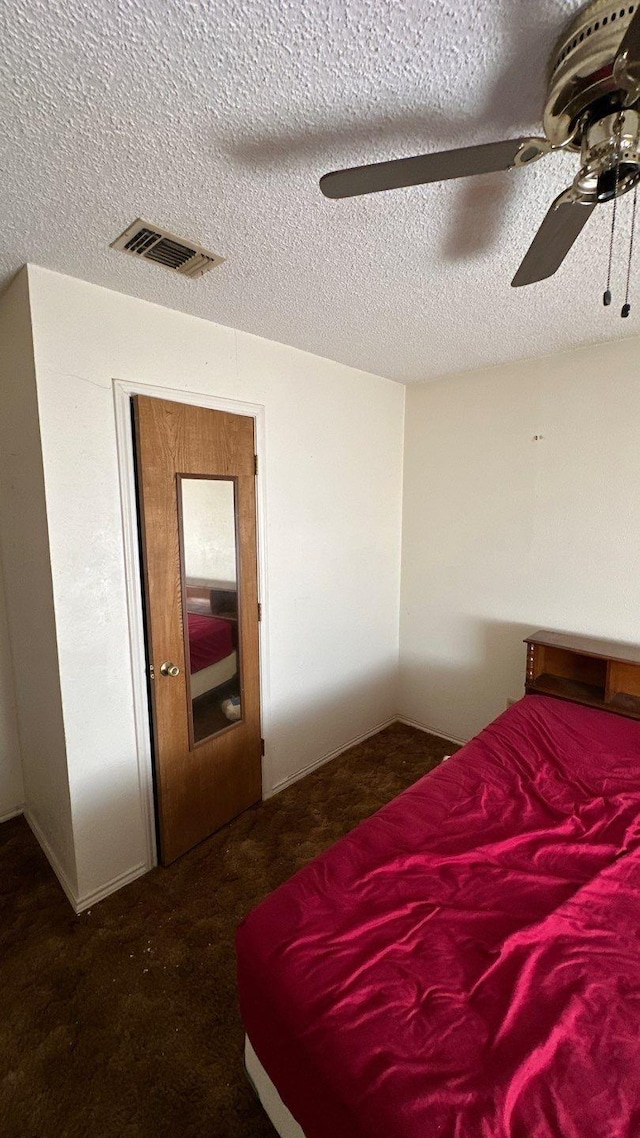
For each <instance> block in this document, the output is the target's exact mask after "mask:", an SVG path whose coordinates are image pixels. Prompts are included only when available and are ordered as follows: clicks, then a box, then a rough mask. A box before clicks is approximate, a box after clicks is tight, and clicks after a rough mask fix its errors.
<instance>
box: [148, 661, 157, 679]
mask: <svg viewBox="0 0 640 1138" xmlns="http://www.w3.org/2000/svg"><path fill="white" fill-rule="evenodd" d="M155 678H156V670H155V668H154V666H153V664H149V679H150V680H155Z"/></svg>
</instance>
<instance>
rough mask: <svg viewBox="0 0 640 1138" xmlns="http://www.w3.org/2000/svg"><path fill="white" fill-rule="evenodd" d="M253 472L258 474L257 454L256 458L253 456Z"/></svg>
mask: <svg viewBox="0 0 640 1138" xmlns="http://www.w3.org/2000/svg"><path fill="white" fill-rule="evenodd" d="M253 472H254V474H257V473H258V456H257V454H254V456H253Z"/></svg>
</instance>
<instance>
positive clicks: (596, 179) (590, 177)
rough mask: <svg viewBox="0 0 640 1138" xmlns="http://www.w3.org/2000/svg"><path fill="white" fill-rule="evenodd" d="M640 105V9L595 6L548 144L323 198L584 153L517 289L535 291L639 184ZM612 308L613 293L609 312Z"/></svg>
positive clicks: (441, 159) (356, 184) (553, 80)
mask: <svg viewBox="0 0 640 1138" xmlns="http://www.w3.org/2000/svg"><path fill="white" fill-rule="evenodd" d="M639 100H640V0H636V2H635V3H631V4H627V3H625V0H618V3H615V2H612V0H591V3H589V4H587V5H585V7H584V8H583V9H582V11H581V12H580V13H579V15H578V16H577V17H575V18H574V19H573V20H572V21H571V23H570V24H569V25H568V27H567V28H566V30H565V32H564V33H563V35H562V38H561V40H560V42H559V43H558V45H557V47H556V49H555V51H554V53H553V56H552V58H551V65H550V72H549V81H548V86H547V99H546V103H545V108H544V112H543V130H544V134H545V137H544V138H514V139H509V140H508V141H506V142H489V143H484V144H482V145H480V146H466V147H463V148H462V149H461V150H449V151H443V152H441V153H439V154H422V155H419V156H418V157H415V158H398V159H395V160H394V161H391V162H376V163H373V164H372V165H370V166H355V167H353V168H351V169H348V170H336V171H333V172H332V173H330V174H325V175H324V177H323V178H321V179H320V189H321V190H322V193H323V194H324V195H325V196H326V197H328V198H350V197H356V196H358V195H360V194H375V193H378V191H380V190H393V189H397V188H400V187H402V186H419V185H424V184H425V183H428V182H441V181H445V180H446V179H449V178H467V177H469V176H471V175H472V174H487V173H490V172H493V171H497V170H509V169H511V168H513V167H518V166H528V165H530V164H531V163H532V162H536V161H537V160H538V159H539V158H543V157H545V155H547V154H550V153H552V152H553V151H554V150H569V151H575V152H579V154H580V160H579V161H580V167H579V169H578V172H577V174H576V176H575V179H574V181H573V185H571V186H570V187H569V188H568V189H567V190H564V191H563V193H561V194H560V196H559V197H557V198H556V200H555V201H554V202H553V204H552V206H551V208H550V209H549V212H548V213H547V215H546V217H545V219H544V221H543V222H542V225H541V226H540V229H539V230H538V232H537V234H536V236H535V237H534V239H533V242H532V244H531V246H530V248H529V251H528V252H527V254H526V256H525V258H524V260H523V262H522V264H521V265H520V268H519V269H518V271H517V273H516V275H515V277H514V278H513V280H512V282H511V283H512V285H513V286H514V287H516V288H517V287H519V286H520V285H528V284H533V283H534V282H535V281H541V280H544V279H545V278H546V277H550V276H552V274H553V273H555V272H556V270H557V269H558V268H559V267H560V265H561V264H562V262H563V261H564V258H565V257H566V255H567V253H568V252H569V250H570V249H571V247H572V245H573V243H574V242H575V241H576V239H577V238H578V236H579V235H580V233H581V232H582V230H583V228H584V226H585V225H586V223H587V221H588V220H589V218H590V216H591V214H592V213H593V210H594V209H595V207H596V206H597V205H600V204H602V203H604V202H608V201H614V205H615V201H616V199H617V198H619V197H621V196H622V194H626V193H628V191H629V190H631V189H635V187H636V185H637V184H638V182H639V180H640V108H639V106H638V101H639ZM607 295H608V299H607ZM610 299H611V294H610V292H609V290H608V286H607V293H605V304H608V303H609V302H610ZM626 307H628V306H627V305H625V308H626ZM627 314H628V313H627V312H625V311H624V310H623V315H627Z"/></svg>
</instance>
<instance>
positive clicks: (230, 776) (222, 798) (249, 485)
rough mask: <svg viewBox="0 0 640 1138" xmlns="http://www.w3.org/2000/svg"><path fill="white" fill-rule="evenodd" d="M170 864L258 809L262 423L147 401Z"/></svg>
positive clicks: (140, 429)
mask: <svg viewBox="0 0 640 1138" xmlns="http://www.w3.org/2000/svg"><path fill="white" fill-rule="evenodd" d="M134 423H135V442H136V470H137V479H138V501H139V513H140V529H141V546H142V561H143V577H144V582H145V585H144V587H145V608H146V620H147V645H148V659H149V669H150V676H151V682H150V689H151V692H152V697H151V704H152V716H153V734H154V775H155V793H156V816H157V820H158V838H159V848H160V860H161V861H162V863H163V864H164V865H167V864H168V863H169V862H172V861H173V860H174V859H175V858H177V857H179V856H180V855H181V854H183V853H185V851H186V850H188V849H190V848H191V847H192V846H194V845H196V843H197V842H199V841H201V840H202V839H203V838H206V837H207V836H208V835H209V834H211V833H212V832H213V831H214V830H216V829H218V828H219V827H220V826H223V825H224V824H225V823H226V822H228V821H229V820H230V819H231V818H233V817H235V816H236V815H237V814H239V813H241V811H243V810H245V809H246V808H247V807H248V806H251V805H252V804H253V803H255V802H257V801H259V799H260V798H261V754H262V746H261V737H260V735H261V732H260V686H259V671H258V663H259V661H258V619H259V609H258V586H257V563H256V505H255V470H256V465H255V457H254V456H255V445H254V433H253V431H254V426H253V419H251V418H250V417H248V416H246V415H230V414H227V413H225V412H222V411H210V410H206V409H204V408H201V407H192V406H189V405H187V404H184V403H172V402H169V401H167V400H164V399H152V398H148V397H146V396H136V397H135V399H134Z"/></svg>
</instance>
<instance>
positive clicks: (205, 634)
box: [187, 612, 233, 676]
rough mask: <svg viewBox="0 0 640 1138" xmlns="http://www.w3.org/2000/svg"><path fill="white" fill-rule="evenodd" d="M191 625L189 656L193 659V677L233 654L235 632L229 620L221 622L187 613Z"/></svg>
mask: <svg viewBox="0 0 640 1138" xmlns="http://www.w3.org/2000/svg"><path fill="white" fill-rule="evenodd" d="M187 620H188V624H189V655H190V657H191V675H192V676H193V675H195V673H196V672H200V671H201V670H202V668H208V667H209V665H210V664H217V663H218V660H224V658H225V656H229V655H230V653H231V652H233V632H232V629H231V624H230V623H229V621H228V620H219V619H218V617H216V616H200V614H199V613H195V612H189V613H187Z"/></svg>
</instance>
